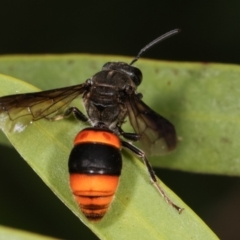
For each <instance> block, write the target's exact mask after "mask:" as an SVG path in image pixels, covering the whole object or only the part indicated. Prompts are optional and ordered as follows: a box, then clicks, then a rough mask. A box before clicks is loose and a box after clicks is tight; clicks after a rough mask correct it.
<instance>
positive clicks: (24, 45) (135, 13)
mask: <svg viewBox="0 0 240 240" xmlns="http://www.w3.org/2000/svg"><path fill="white" fill-rule="evenodd" d="M0 13H1V14H0V30H1V33H0V54H2V55H3V54H21V53H22V54H34V53H41V54H43V53H94V54H95V53H98V54H115V55H129V56H134V55H136V54H137V53H138V51H139V50H140V49H141V48H142V47H143V46H144V45H145V44H147V43H148V42H149V41H151V40H152V39H154V38H156V37H157V36H159V35H161V34H163V33H165V32H167V31H169V30H172V29H174V28H181V29H182V32H181V34H179V35H178V36H175V37H173V38H171V39H169V40H168V41H165V42H163V43H161V44H160V45H159V46H157V47H155V48H153V49H151V50H149V51H148V52H147V53H146V54H145V55H144V56H146V57H148V58H156V59H166V60H177V61H198V62H219V63H235V64H239V63H240V47H239V44H240V1H237V0H235V1H221V0H214V1H206V2H204V1H193V0H191V1H177V0H175V1H169V0H168V1H167V0H165V1H164V0H162V1H159V0H155V1H144V0H139V1H109V0H105V1H87V2H86V1H78V2H77V1H76V2H75V1H66V2H65V1H64V2H63V1H46V0H45V1H30V0H29V1H26V0H25V1H4V2H1V3H0ZM0 149H2V147H1V148H0ZM3 150H5V151H6V154H7V156H8V158H9V161H8V162H2V161H0V182H1V184H0V194H1V195H0V196H1V197H0V203H1V205H2V206H4V211H3V210H2V207H1V214H0V224H3V225H7V226H12V227H16V228H21V229H26V230H29V231H34V232H37V233H42V234H46V235H51V236H55V237H59V238H64V239H95V237H94V236H93V235H91V233H90V232H88V230H87V229H85V227H84V226H82V227H81V225H80V222H79V220H78V219H77V218H76V217H74V216H73V215H72V214H71V213H70V211H69V210H68V209H66V207H64V206H63V204H62V203H61V202H60V201H59V200H58V199H57V198H56V197H55V196H54V195H53V193H52V192H50V190H49V189H48V188H47V187H45V185H43V184H42V182H41V180H39V178H38V177H37V176H36V175H35V174H34V173H33V172H32V170H31V169H30V168H29V167H28V166H27V165H26V164H25V162H24V161H22V160H21V159H20V157H19V156H18V154H17V153H16V152H13V151H12V150H11V149H6V148H5V149H3ZM0 151H1V152H2V150H0ZM4 154H5V153H4ZM193 161H194V160H193ZM9 172H11V176H9V174H8V173H9ZM157 175H158V176H159V177H160V178H161V179H162V180H163V181H164V182H165V183H166V184H167V185H168V186H169V187H170V188H172V189H173V190H174V191H175V192H176V193H177V194H178V195H179V196H180V197H181V198H182V199H183V200H184V201H185V202H186V203H187V204H188V205H189V206H190V207H191V208H192V209H193V210H194V211H195V212H196V213H197V214H198V215H199V216H200V217H201V218H202V219H203V220H204V221H205V222H206V223H207V224H208V225H209V226H210V228H212V229H213V231H214V232H215V233H216V234H217V235H218V236H219V237H220V238H221V239H240V233H239V225H240V206H239V205H240V178H234V177H225V176H210V175H200V174H192V173H183V172H177V171H170V170H164V169H161V170H157ZM196 199H197V201H196ZM14 200H15V201H14ZM9 202H15V204H14V205H12V206H10V205H9ZM163 221H164V219H163ZM85 231H86V233H85Z"/></svg>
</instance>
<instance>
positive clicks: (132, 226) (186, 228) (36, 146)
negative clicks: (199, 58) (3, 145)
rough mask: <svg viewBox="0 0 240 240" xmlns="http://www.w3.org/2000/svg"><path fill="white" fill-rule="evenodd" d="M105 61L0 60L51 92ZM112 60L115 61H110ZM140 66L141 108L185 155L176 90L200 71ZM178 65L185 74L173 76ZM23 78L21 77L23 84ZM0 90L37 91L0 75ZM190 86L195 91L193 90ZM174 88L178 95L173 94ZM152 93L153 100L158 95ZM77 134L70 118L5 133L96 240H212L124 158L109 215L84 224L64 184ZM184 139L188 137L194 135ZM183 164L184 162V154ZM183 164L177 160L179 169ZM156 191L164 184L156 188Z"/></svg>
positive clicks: (198, 223)
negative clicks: (164, 122) (161, 121)
mask: <svg viewBox="0 0 240 240" xmlns="http://www.w3.org/2000/svg"><path fill="white" fill-rule="evenodd" d="M107 59H108V60H107ZM109 60H113V57H108V58H106V57H101V58H100V57H91V56H85V55H83V56H76V55H69V56H62V57H60V56H49V57H6V58H2V59H1V60H0V66H1V67H0V72H3V73H5V74H9V75H11V76H14V77H18V78H22V79H25V80H28V81H29V82H31V79H35V80H36V85H37V86H39V87H41V84H43V82H45V83H44V84H46V86H44V89H50V88H57V87H62V86H66V85H72V84H76V81H77V82H78V83H82V82H84V80H85V79H87V78H89V77H90V76H92V75H93V74H94V73H95V72H97V71H98V70H99V69H100V66H101V65H102V64H103V63H105V62H106V61H109ZM114 60H116V57H115V58H114ZM118 60H121V61H127V62H129V61H130V60H129V59H123V58H118ZM4 63H5V66H4ZM141 64H142V65H141ZM141 64H140V63H139V64H138V66H139V67H140V68H141V69H142V70H143V73H144V75H145V78H146V76H148V77H147V78H148V79H151V82H150V80H149V81H148V82H147V81H146V80H145V83H144V87H142V88H141V89H140V90H139V91H140V92H143V94H144V100H145V102H146V103H147V104H148V105H149V106H151V107H153V108H154V109H155V110H160V109H161V111H158V112H160V113H161V114H162V115H164V116H165V117H167V118H168V119H170V120H171V121H172V122H173V123H174V124H175V123H176V128H177V130H179V129H180V130H181V131H180V130H179V131H178V132H179V135H180V136H181V138H182V139H183V140H182V142H181V144H179V148H180V149H182V148H184V147H187V148H188V149H189V150H187V151H190V150H191V148H189V147H188V146H185V145H184V144H185V139H184V137H185V135H183V134H182V133H183V132H184V131H183V130H182V129H183V126H185V125H184V123H183V121H180V120H181V118H182V117H183V116H185V115H184V114H183V113H186V110H185V111H180V110H182V109H184V108H183V106H182V105H183V104H182V105H181V101H180V99H184V96H182V95H183V94H184V92H183V90H182V89H183V88H181V87H182V85H180V84H181V80H182V79H188V78H187V77H186V78H183V76H184V75H186V73H187V72H188V71H187V70H186V69H188V68H191V67H192V68H193V70H194V69H195V68H196V69H197V67H199V66H200V65H195V64H193V65H188V64H186V65H185V71H184V64H175V63H161V62H155V61H146V60H145V61H143V60H142V61H141ZM181 66H182V68H183V70H182V71H183V72H185V74H180V73H181ZM65 67H66V69H65V71H64V68H65ZM1 68H2V69H1ZM4 69H5V71H4ZM6 69H7V70H8V71H9V72H7V70H6ZM36 69H37V70H36ZM176 69H177V70H178V71H179V72H178V71H177V70H176ZM164 70H165V71H164ZM193 70H192V71H193ZM149 71H150V72H149ZM190 72H191V71H190ZM193 72H194V71H193ZM17 73H18V74H17ZM24 73H25V74H26V76H25V77H24ZM154 75H156V77H155V78H153V76H154ZM174 76H175V78H174ZM63 78H64V79H68V81H66V80H65V82H64V81H62V80H63ZM47 79H48V80H49V83H48V82H47ZM53 79H54V83H53ZM161 79H162V80H161ZM173 79H175V80H173ZM51 81H52V82H51ZM161 81H162V82H161ZM185 81H186V80H185ZM59 82H60V83H59ZM182 84H183V83H182ZM0 85H1V89H0V95H7V94H10V93H11V94H14V93H16V91H17V92H18V93H23V92H30V91H37V89H36V88H35V87H33V86H31V85H28V84H26V83H24V82H22V81H19V80H15V79H13V78H10V77H7V76H3V75H1V76H0ZM184 85H185V84H184ZM196 85H197V78H196ZM179 87H180V88H179ZM195 87H196V89H198V87H197V86H195ZM178 88H179V91H177V90H178ZM158 91H159V92H160V94H158ZM154 95H155V97H154ZM185 97H186V96H185ZM170 101H171V102H170ZM183 102H184V101H183ZM180 106H181V107H180ZM178 108H179V109H178ZM185 109H188V105H186V106H185ZM176 110H177V111H176ZM186 119H188V118H186ZM83 127H84V126H83V125H82V124H81V123H79V122H77V123H76V120H73V119H67V120H65V121H58V122H54V123H52V122H48V121H44V120H42V121H38V122H34V124H32V125H31V126H29V127H28V128H27V129H26V130H25V131H23V132H21V133H17V134H16V133H15V134H12V133H9V132H5V134H6V135H7V136H8V138H9V139H10V141H11V143H12V144H13V146H14V147H15V148H16V149H17V150H18V151H19V153H20V154H21V156H22V157H23V158H24V159H25V160H26V161H27V162H28V164H29V165H30V166H31V167H32V168H33V169H34V170H35V171H36V172H37V173H38V174H39V176H40V177H41V178H42V179H43V180H44V182H45V183H46V184H47V185H48V186H49V187H50V188H51V189H52V190H53V192H54V193H55V194H56V195H58V197H59V198H60V199H61V200H62V201H63V202H64V203H65V204H66V205H67V206H68V207H69V208H70V209H71V210H72V211H73V212H74V213H75V214H76V215H77V216H79V217H80V218H81V220H82V221H83V222H84V223H85V224H87V225H88V226H89V227H90V229H92V231H93V232H95V234H97V235H98V236H99V237H100V238H101V239H136V238H138V239H191V238H192V239H193V238H194V239H217V238H216V236H215V235H214V234H213V233H212V232H211V231H210V230H209V229H208V227H207V226H206V225H205V224H204V223H203V222H202V221H201V220H200V219H199V218H198V217H197V216H196V215H195V214H194V213H193V212H192V211H191V209H189V208H188V207H187V206H186V205H185V204H184V203H183V202H182V201H181V200H180V199H179V198H178V197H176V196H175V195H174V194H173V193H172V192H171V191H170V190H169V189H167V188H166V187H165V186H163V188H164V190H165V191H166V193H167V194H168V195H169V196H170V198H171V199H172V200H173V201H174V202H175V203H176V204H177V205H179V206H181V207H184V208H185V210H184V212H183V213H182V214H180V215H179V214H178V213H177V211H176V210H175V209H173V208H172V207H171V206H169V205H168V204H167V203H166V202H165V201H164V200H163V199H162V198H161V197H160V196H159V194H158V192H157V191H156V190H155V188H154V187H153V186H152V185H151V183H150V181H149V177H148V174H147V171H146V169H145V167H144V165H143V164H141V163H140V161H139V160H138V159H135V158H133V156H132V155H130V154H127V153H125V151H124V167H123V174H122V177H121V183H120V186H119V189H118V192H117V195H116V198H115V200H114V202H113V204H112V207H111V209H110V210H109V212H108V214H107V215H106V216H105V217H104V219H103V220H102V221H101V222H100V223H98V224H92V223H89V222H88V221H86V220H85V218H84V217H83V216H82V214H81V213H80V212H79V209H78V208H77V206H76V204H75V202H74V200H73V197H72V194H71V192H70V189H69V185H68V172H67V160H68V155H69V153H70V151H71V148H72V141H73V138H74V136H75V135H76V134H77V132H78V131H80V129H82V128H83ZM191 131H192V130H191ZM199 132H201V131H199ZM191 134H193V131H192V132H191ZM193 150H194V149H193ZM178 151H180V150H177V151H176V152H175V153H173V154H171V155H173V156H174V155H175V159H174V160H172V161H173V163H170V164H169V166H170V165H173V164H176V161H179V162H181V159H182V158H183V156H182V154H181V157H179V156H177V155H178V154H177V152H178ZM195 151H196V150H195ZM199 151H200V150H199ZM195 154H196V153H195ZM184 157H185V158H188V156H187V155H185V156H184ZM205 157H206V156H205ZM166 158H167V157H166ZM206 158H207V157H206ZM162 159H163V160H161V161H159V162H162V161H163V162H164V161H165V157H164V158H163V157H162ZM184 160H185V159H184ZM184 160H182V161H183V163H184V164H186V163H185V161H184ZM189 163H190V166H191V167H192V168H193V169H194V170H196V171H197V169H198V168H197V166H196V165H197V164H196V161H189ZM184 164H183V166H182V165H181V166H182V169H184V168H186V169H188V167H187V165H184ZM176 166H177V165H176ZM194 166H195V168H194ZM173 167H175V166H173ZM130 179H131V180H130ZM161 185H163V184H162V183H161Z"/></svg>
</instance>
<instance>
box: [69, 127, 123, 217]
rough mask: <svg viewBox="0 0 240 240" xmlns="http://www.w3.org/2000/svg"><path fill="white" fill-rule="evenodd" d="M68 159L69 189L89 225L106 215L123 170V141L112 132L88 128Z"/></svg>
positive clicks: (78, 137)
mask: <svg viewBox="0 0 240 240" xmlns="http://www.w3.org/2000/svg"><path fill="white" fill-rule="evenodd" d="M74 145H75V146H74V148H73V150H72V152H71V154H70V157H69V173H70V185H71V189H72V192H73V194H74V196H75V198H76V201H77V202H78V204H79V207H80V209H81V210H82V212H83V213H84V215H85V216H86V217H87V218H88V219H89V220H90V221H99V220H101V218H102V217H103V216H104V215H105V213H106V212H107V210H108V208H109V206H110V204H111V202H112V200H113V197H114V195H115V192H116V190H117V186H118V181H119V176H120V174H121V169H122V157H121V153H120V147H121V144H120V140H119V138H118V137H117V136H116V135H115V134H113V133H112V132H110V131H105V130H101V129H94V128H89V129H85V130H83V131H81V132H80V133H78V135H77V137H76V138H75V141H74Z"/></svg>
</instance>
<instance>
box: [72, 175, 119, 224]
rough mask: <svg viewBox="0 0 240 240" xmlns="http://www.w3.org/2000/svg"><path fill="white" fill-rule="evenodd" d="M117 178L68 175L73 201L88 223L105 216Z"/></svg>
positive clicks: (114, 190)
mask: <svg viewBox="0 0 240 240" xmlns="http://www.w3.org/2000/svg"><path fill="white" fill-rule="evenodd" d="M118 182H119V176H111V175H100V174H98V175H97V174H96V175H91V174H79V173H72V174H70V186H71V189H72V192H73V194H74V196H75V199H76V201H77V203H78V205H79V207H80V209H81V210H82V212H83V213H84V215H85V216H86V217H87V218H88V220H90V221H99V220H101V219H102V217H103V216H104V215H105V213H106V212H107V210H108V209H109V206H110V205H111V202H112V200H113V197H114V195H115V192H116V190H117V186H118Z"/></svg>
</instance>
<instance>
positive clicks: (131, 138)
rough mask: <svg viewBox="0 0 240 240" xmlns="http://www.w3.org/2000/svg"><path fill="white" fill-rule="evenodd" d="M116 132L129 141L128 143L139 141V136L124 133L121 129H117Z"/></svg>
mask: <svg viewBox="0 0 240 240" xmlns="http://www.w3.org/2000/svg"><path fill="white" fill-rule="evenodd" d="M118 131H119V133H120V135H121V136H123V137H124V138H126V139H127V140H130V141H134V142H135V141H138V140H139V139H140V137H141V136H140V135H139V134H137V133H127V132H124V131H123V130H122V129H121V127H118Z"/></svg>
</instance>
